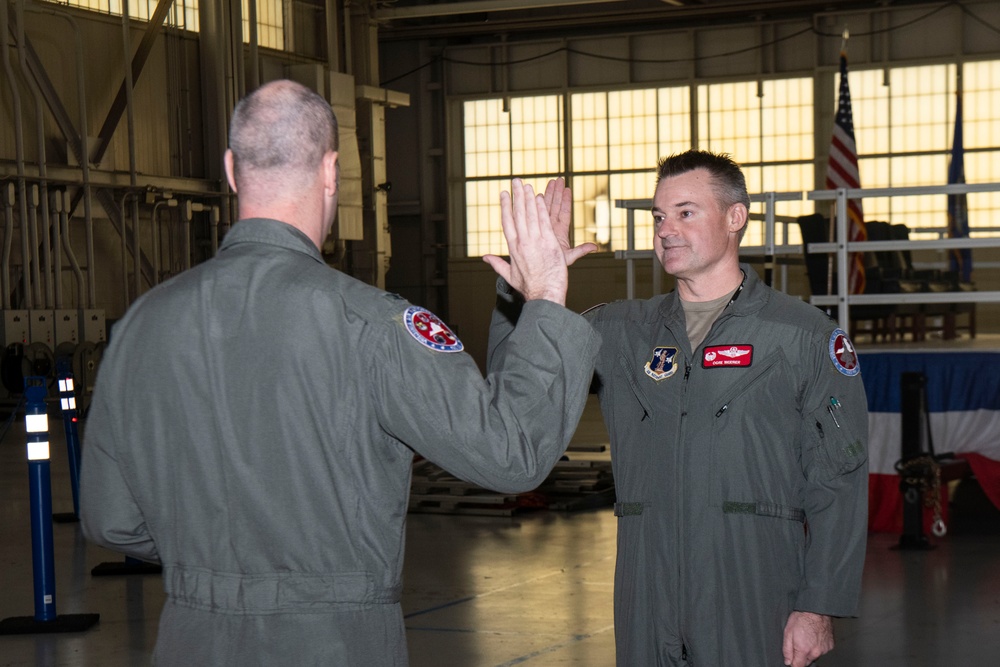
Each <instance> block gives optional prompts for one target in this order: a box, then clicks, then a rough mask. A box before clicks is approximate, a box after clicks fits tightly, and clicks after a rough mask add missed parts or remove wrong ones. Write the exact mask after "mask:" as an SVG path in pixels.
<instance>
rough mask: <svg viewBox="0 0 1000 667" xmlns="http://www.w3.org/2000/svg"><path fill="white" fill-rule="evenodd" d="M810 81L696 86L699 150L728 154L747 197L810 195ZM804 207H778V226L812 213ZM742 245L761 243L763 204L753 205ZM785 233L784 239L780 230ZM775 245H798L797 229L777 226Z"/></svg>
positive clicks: (795, 203) (797, 204)
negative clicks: (743, 179)
mask: <svg viewBox="0 0 1000 667" xmlns="http://www.w3.org/2000/svg"><path fill="white" fill-rule="evenodd" d="M813 140H814V130H813V82H812V79H805V78H799V79H779V80H774V81H761V82H759V83H758V82H753V81H751V82H744V83H722V84H711V85H702V86H698V147H699V148H701V149H704V150H711V151H715V152H719V153H729V154H730V155H731V156H732V157H733V159H734V160H736V162H738V163H739V164H740V166H741V167H742V168H743V173H744V175H745V176H746V179H747V190H749V192H750V194H755V193H760V192H795V191H804V190H811V189H813V184H814V183H815V178H814V175H813V172H814V159H813V158H814V151H813V145H814V143H813ZM812 208H813V204H812V203H811V202H807V201H792V202H778V203H777V204H776V206H775V212H776V214H777V216H778V219H779V220H785V221H788V220H791V219H793V218H795V217H797V216H800V215H804V214H806V213H811V212H812ZM750 213H751V220H750V224H749V226H748V227H747V232H746V236H745V237H744V241H743V243H744V244H746V245H761V244H763V243H764V224H763V214H764V205H763V204H753V205H752V206H751V209H750ZM786 228H787V229H788V238H787V239H786V238H785V235H784V230H785V229H786ZM775 241H776V242H777V243H800V242H801V237H800V235H799V230H798V227H797V226H795V225H790V226H787V227H786V226H784V225H777V226H776V228H775Z"/></svg>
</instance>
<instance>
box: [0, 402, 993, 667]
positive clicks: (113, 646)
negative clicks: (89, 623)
mask: <svg viewBox="0 0 1000 667" xmlns="http://www.w3.org/2000/svg"><path fill="white" fill-rule="evenodd" d="M599 420H600V415H599V413H597V412H596V407H594V406H591V407H588V411H587V414H586V415H585V420H584V422H583V425H582V427H581V431H580V432H579V437H578V442H586V441H588V439H594V438H599V437H600V435H599V431H600V421H599ZM50 423H51V427H52V429H53V433H52V440H53V447H52V452H53V460H52V464H51V470H52V490H53V491H52V495H53V511H54V512H67V511H72V495H71V492H70V483H69V476H68V472H67V467H68V466H67V465H66V456H65V449H64V445H63V444H62V439H61V431H62V428H61V420H59V418H58V415H57V413H56V410H55V407H54V406H53V408H52V410H51V411H50ZM22 424H23V417H22V416H21V415H18V418H16V419H15V420H13V422H12V423H11V426H10V428H9V430H8V431H7V433H6V435H5V436H4V437H3V439H2V441H0V619H5V618H8V617H15V616H31V615H33V613H34V609H33V593H32V562H31V537H30V523H29V504H28V481H27V479H28V476H27V464H26V462H25V459H24V430H23V425H22ZM574 456H576V454H574ZM615 521H616V520H615V518H614V517H613V516H612V514H611V510H610V509H609V508H606V509H599V510H589V511H584V512H575V513H557V512H548V511H539V512H531V513H526V514H521V515H516V516H514V517H476V516H446V515H436V514H434V515H431V514H411V516H410V518H409V527H408V541H407V553H406V569H405V577H404V591H403V611H404V614H405V616H406V627H407V635H408V641H409V647H410V656H411V664H412V665H413V666H414V667H440V666H444V665H447V666H452V665H455V666H460V667H461V666H466V665H467V666H480V665H482V666H490V667H499V666H506V665H521V664H525V665H540V666H549V665H567V666H574V667H604V666H608V665H613V663H614V629H613V621H612V592H613V591H612V588H613V586H612V582H613V573H614V557H615V531H616V525H615ZM53 533H54V542H55V548H54V554H55V567H56V599H57V611H58V613H59V614H78V613H99V614H100V622H99V624H97V625H96V626H94V627H93V628H92V629H90V630H88V631H86V632H82V633H78V634H55V633H52V634H39V635H21V636H0V665H9V666H15V665H16V666H21V665H38V666H49V665H53V666H55V665H59V666H65V667H75V666H80V665H101V666H105V665H114V666H118V665H127V666H132V665H147V664H149V661H150V660H149V656H150V654H151V651H152V646H153V643H154V642H155V639H156V630H157V621H158V617H159V611H160V606H161V604H162V602H163V592H162V588H161V582H160V578H159V576H157V575H144V576H127V577H93V576H91V574H90V570H91V568H93V567H94V566H95V565H97V564H98V563H101V562H119V561H121V558H120V557H119V556H117V555H116V554H114V553H112V552H109V551H106V550H103V549H100V548H97V547H94V546H92V545H89V544H87V543H86V542H85V541H84V540H83V539H82V537H81V536H80V531H79V526H78V525H77V524H59V523H57V524H55V525H54V527H53ZM896 541H897V537H896V536H895V535H884V534H882V535H873V536H871V538H870V540H869V547H868V560H867V565H866V570H865V588H864V597H863V608H862V618H861V619H860V620H842V621H838V622H837V624H836V632H837V649H836V650H835V651H834V653H832V654H831V655H829V656H828V657H826V658H823V659H822V660H821V661H820V662H819V663H818V664H820V665H821V666H822V667H848V666H850V667H869V666H870V667H896V666H898V667H904V666H905V667H923V666H932V665H933V666H948V667H951V666H964V665H998V664H1000V530H998V529H991V528H990V527H987V529H986V530H983V529H980V530H977V531H975V532H967V533H965V534H962V533H961V532H955V533H953V534H951V535H949V536H948V537H947V538H945V539H944V540H942V541H941V542H940V543H939V544H938V547H937V548H936V549H934V550H931V551H920V552H916V551H896V550H892V549H891V547H892V546H893V545H895V544H896ZM650 583H651V585H655V582H650ZM776 667H777V666H776Z"/></svg>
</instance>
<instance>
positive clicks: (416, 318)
mask: <svg viewBox="0 0 1000 667" xmlns="http://www.w3.org/2000/svg"><path fill="white" fill-rule="evenodd" d="M403 323H404V324H405V325H406V330H407V331H408V332H409V333H410V335H411V336H413V339H414V340H416V341H417V342H418V343H420V344H421V345H423V346H425V347H429V348H431V349H432V350H435V351H437V352H461V351H462V350H463V349H464V348H465V346H464V345H462V341H460V340H459V339H458V336H456V335H455V334H454V333H452V331H451V329H449V328H448V325H447V324H445V323H444V322H442V321H441V320H440V319H439V318H438V316H437V315H435V314H434V313H432V312H430V311H429V310H426V309H424V308H420V307H419V306H410V307H409V308H407V309H406V312H405V313H403Z"/></svg>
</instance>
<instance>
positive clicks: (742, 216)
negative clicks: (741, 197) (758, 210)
mask: <svg viewBox="0 0 1000 667" xmlns="http://www.w3.org/2000/svg"><path fill="white" fill-rule="evenodd" d="M749 218H750V211H748V210H747V207H746V205H744V204H733V205H732V206H730V207H729V231H731V232H739V231H740V230H741V229H743V228H744V227H746V224H747V221H748V220H749Z"/></svg>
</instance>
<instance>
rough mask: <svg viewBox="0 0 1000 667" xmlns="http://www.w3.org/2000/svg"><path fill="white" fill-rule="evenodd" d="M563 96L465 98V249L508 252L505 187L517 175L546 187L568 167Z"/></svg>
mask: <svg viewBox="0 0 1000 667" xmlns="http://www.w3.org/2000/svg"><path fill="white" fill-rule="evenodd" d="M562 108H563V97H562V96H561V95H544V96H540V97H515V98H508V99H507V100H506V101H505V100H501V99H492V100H479V101H474V102H466V103H465V104H464V115H465V176H466V179H467V180H466V184H465V205H466V243H467V248H466V254H467V255H468V256H470V257H477V256H480V255H485V254H488V253H493V254H506V253H507V245H506V243H505V241H504V238H503V230H502V229H501V225H500V206H499V201H500V192H501V191H502V190H508V189H509V188H510V179H511V178H512V177H514V176H517V177H520V178H524V179H525V181H526V182H528V183H530V184H531V185H532V187H534V188H535V190H536V191H539V192H544V191H545V184H546V183H547V182H548V180H549V179H550V178H554V177H556V176H559V175H562V174H563V173H564V171H565V155H564V154H565V151H564V143H565V142H564V141H563V130H564V123H563V111H562Z"/></svg>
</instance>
